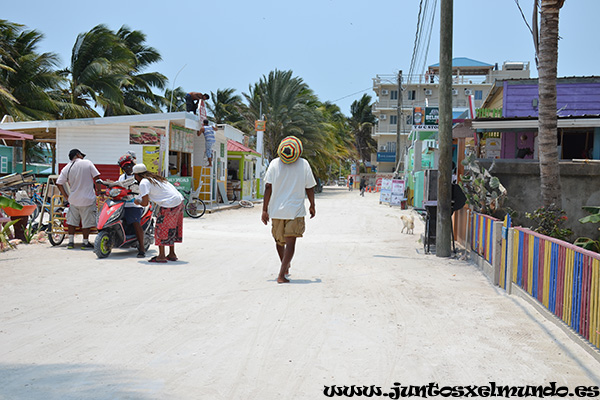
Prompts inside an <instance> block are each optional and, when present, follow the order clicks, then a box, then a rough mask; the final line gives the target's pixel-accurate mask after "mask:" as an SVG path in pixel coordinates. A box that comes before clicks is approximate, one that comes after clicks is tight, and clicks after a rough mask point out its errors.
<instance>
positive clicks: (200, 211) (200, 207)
mask: <svg viewBox="0 0 600 400" xmlns="http://www.w3.org/2000/svg"><path fill="white" fill-rule="evenodd" d="M185 212H186V214H187V215H189V216H190V217H192V218H200V217H201V216H203V215H204V213H205V212H206V204H204V202H203V201H202V200H200V199H192V200H190V201H189V202H188V203H187V204H186V205H185Z"/></svg>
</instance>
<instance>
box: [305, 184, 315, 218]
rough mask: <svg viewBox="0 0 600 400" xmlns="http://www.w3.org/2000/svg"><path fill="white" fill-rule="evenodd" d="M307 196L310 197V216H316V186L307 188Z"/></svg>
mask: <svg viewBox="0 0 600 400" xmlns="http://www.w3.org/2000/svg"><path fill="white" fill-rule="evenodd" d="M306 196H307V197H308V202H309V203H310V206H309V207H308V212H309V213H310V217H311V218H314V217H315V215H317V209H316V208H315V187H314V186H313V187H311V188H310V189H306Z"/></svg>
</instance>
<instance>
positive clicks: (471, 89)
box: [371, 58, 529, 173]
mask: <svg viewBox="0 0 600 400" xmlns="http://www.w3.org/2000/svg"><path fill="white" fill-rule="evenodd" d="M507 78H529V63H528V62H504V63H503V65H502V69H499V67H498V64H495V65H491V64H486V63H482V62H479V61H475V60H471V59H469V58H454V59H453V60H452V82H453V84H452V109H453V117H454V118H458V117H459V116H461V115H462V114H463V113H464V112H465V111H467V109H468V98H469V96H471V95H472V96H473V98H474V107H475V108H478V107H480V106H481V105H482V104H483V101H484V100H485V98H486V96H487V95H488V93H489V92H490V90H491V89H492V86H493V83H494V82H495V80H496V79H507ZM373 91H375V94H376V95H377V101H376V102H375V103H374V105H373V114H374V115H375V116H376V117H377V119H378V120H379V122H378V124H377V125H376V126H375V127H374V129H373V137H374V138H375V139H376V140H377V154H374V155H372V158H371V162H372V163H373V164H374V165H377V171H378V172H379V173H384V172H394V171H395V170H396V168H397V165H396V152H397V147H398V146H400V159H401V162H402V161H403V160H402V159H403V157H404V155H405V154H406V149H407V148H408V147H409V146H410V145H411V143H410V142H409V139H408V138H409V135H410V133H411V130H412V128H413V124H414V123H416V124H420V123H419V122H417V121H413V110H414V108H415V107H438V106H439V64H434V65H431V66H429V68H428V70H427V72H426V73H425V74H422V75H413V76H402V89H401V90H399V85H398V75H377V76H376V77H375V78H373ZM398 132H400V138H398V135H397V134H398ZM402 167H403V166H402V165H401V166H400V170H403V168H402Z"/></svg>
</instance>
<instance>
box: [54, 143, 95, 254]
mask: <svg viewBox="0 0 600 400" xmlns="http://www.w3.org/2000/svg"><path fill="white" fill-rule="evenodd" d="M84 158H85V154H83V153H82V152H81V151H79V150H78V149H73V150H71V151H70V152H69V160H71V161H70V162H69V163H68V164H67V165H66V166H65V167H64V168H63V169H62V171H60V175H59V176H58V179H57V180H56V186H57V187H58V190H59V191H60V193H61V194H62V195H63V196H64V198H65V202H68V203H69V212H68V213H67V226H68V233H69V244H68V245H67V248H68V249H73V248H75V229H76V228H77V227H78V226H79V225H80V224H81V230H82V232H83V245H82V246H81V248H82V249H84V250H86V249H93V248H94V245H93V244H92V243H90V242H89V236H90V230H91V228H93V227H95V226H96V213H97V211H98V206H97V205H96V195H97V193H98V191H99V187H98V186H97V184H96V180H97V179H98V178H99V177H100V172H98V170H97V169H96V166H95V165H94V164H93V163H92V162H91V161H89V160H84ZM66 183H68V184H69V189H70V193H67V191H66V189H65V188H64V185H65V184H66Z"/></svg>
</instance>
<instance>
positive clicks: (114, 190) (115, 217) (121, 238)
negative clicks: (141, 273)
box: [94, 180, 154, 258]
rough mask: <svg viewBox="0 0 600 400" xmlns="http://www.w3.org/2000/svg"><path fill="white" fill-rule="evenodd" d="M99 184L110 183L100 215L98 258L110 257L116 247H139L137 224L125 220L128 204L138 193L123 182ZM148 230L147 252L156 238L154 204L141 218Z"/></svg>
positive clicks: (97, 240)
mask: <svg viewBox="0 0 600 400" xmlns="http://www.w3.org/2000/svg"><path fill="white" fill-rule="evenodd" d="M99 183H101V184H103V185H105V186H108V188H107V190H106V194H107V196H108V199H107V200H106V202H105V203H104V205H103V206H102V209H101V210H100V215H99V216H98V234H97V236H96V241H95V243H94V253H96V255H97V256H98V258H106V257H108V256H109V255H110V253H111V251H112V249H113V248H130V247H133V248H136V249H137V247H138V241H137V237H136V236H135V230H134V228H133V225H129V224H127V223H126V222H125V218H124V217H125V203H127V202H132V201H133V199H134V197H135V194H134V193H133V192H132V191H131V189H129V188H127V187H126V186H127V184H126V183H123V182H110V183H109V182H105V181H102V180H100V181H99ZM140 223H141V225H142V229H143V230H144V251H148V248H149V247H150V244H151V243H152V242H153V241H154V218H153V215H152V206H151V205H148V206H147V207H145V208H144V211H143V213H142V218H141V221H140Z"/></svg>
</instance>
